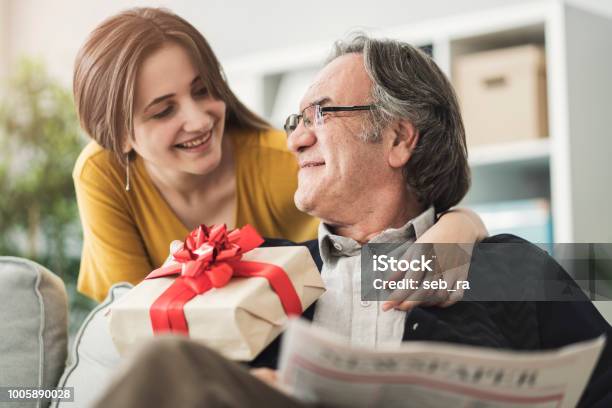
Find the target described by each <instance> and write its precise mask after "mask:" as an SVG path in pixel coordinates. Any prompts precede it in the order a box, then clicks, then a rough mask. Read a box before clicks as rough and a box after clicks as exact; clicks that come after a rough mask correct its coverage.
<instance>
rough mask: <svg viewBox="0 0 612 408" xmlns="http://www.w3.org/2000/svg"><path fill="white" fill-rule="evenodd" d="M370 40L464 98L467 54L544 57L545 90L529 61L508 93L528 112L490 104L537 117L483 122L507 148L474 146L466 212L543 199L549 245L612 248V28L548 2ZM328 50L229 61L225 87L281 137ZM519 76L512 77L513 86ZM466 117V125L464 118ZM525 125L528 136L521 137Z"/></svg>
mask: <svg viewBox="0 0 612 408" xmlns="http://www.w3.org/2000/svg"><path fill="white" fill-rule="evenodd" d="M372 34H373V35H375V36H377V37H390V38H397V39H400V40H403V41H407V42H409V43H411V44H413V45H416V46H421V47H424V46H426V47H429V52H430V53H431V54H432V55H433V57H434V59H435V60H436V62H437V64H438V65H439V66H440V67H441V68H442V70H444V71H445V72H446V73H447V74H448V75H449V77H450V78H451V81H452V82H453V83H454V84H455V85H458V86H459V88H460V89H459V91H460V92H461V88H462V85H461V82H462V81H461V72H460V71H461V70H459V72H457V71H456V70H454V69H453V67H454V66H456V63H458V64H459V66H460V65H461V61H462V60H463V61H464V62H465V61H466V59H467V60H469V55H470V54H476V53H481V52H489V51H493V50H500V49H504V48H510V47H525V46H528V45H529V47H531V45H533V44H535V45H536V46H537V47H539V48H541V49H542V50H543V55H544V60H545V61H546V62H547V64H546V82H545V85H544V81H542V80H541V79H542V77H541V68H539V67H538V63H536V62H535V61H536V60H537V58H541V57H537V58H536V57H534V56H533V55H532V57H527V58H532V62H531V63H529V62H527V63H526V64H522V65H523V66H527V67H531V68H526V69H529V70H530V72H531V74H530V77H531V79H530V81H531V84H529V85H526V86H525V87H524V88H523V89H522V90H517V89H516V88H513V89H514V90H513V91H512V92H517V93H520V94H523V97H525V95H526V94H527V93H533V94H535V95H532V96H527V98H528V100H527V102H516V103H513V102H510V101H509V100H508V101H506V100H504V101H502V102H498V101H496V102H491V105H498V104H500V103H502V104H504V106H506V107H507V106H508V104H513V105H517V104H521V103H522V104H525V105H527V104H531V105H532V106H533V107H535V108H533V107H532V108H529V109H528V112H529V113H532V114H533V113H535V115H534V116H532V117H531V118H526V119H520V120H518V119H517V120H509V119H505V118H500V116H499V115H500V113H499V112H501V114H504V113H508V109H506V110H503V109H502V110H498V113H485V111H483V110H481V111H480V112H479V116H489V117H490V118H491V119H490V120H491V121H493V120H495V121H497V122H499V123H503V128H502V129H500V130H495V129H493V130H489V131H488V133H490V134H487V131H486V130H485V131H483V132H481V135H482V137H483V138H485V139H486V140H497V141H499V140H504V143H491V144H478V143H476V144H473V143H471V144H470V146H469V154H470V165H471V167H472V170H473V180H472V188H471V190H470V192H469V194H468V195H467V197H466V199H465V200H464V203H463V204H464V205H478V204H483V203H492V202H496V201H503V202H513V201H516V200H529V199H544V200H546V201H548V202H549V203H550V208H551V214H552V229H553V238H554V241H555V242H611V240H612V225H611V224H612V222H610V221H609V219H610V217H607V218H606V217H604V216H603V215H604V214H607V211H608V207H609V203H610V202H611V201H612V189H608V188H605V187H604V186H605V185H606V184H607V183H609V181H607V179H608V178H609V175H610V174H612V160H609V158H608V156H609V153H610V152H612V136H611V135H610V131H609V129H610V128H612V115H610V113H609V106H610V101H609V95H611V94H612V81H611V80H610V78H609V72H612V56H611V55H610V54H609V50H610V49H612V21H611V20H610V19H608V18H605V17H602V16H598V15H594V14H591V13H589V12H586V11H583V10H580V9H578V8H575V7H573V6H569V5H567V4H565V2H563V1H557V0H553V1H542V2H534V3H528V4H522V5H515V6H511V7H504V8H498V9H491V10H487V11H479V12H475V13H470V14H465V15H456V16H452V17H447V18H442V19H437V20H433V21H420V22H417V23H414V22H411V23H410V24H407V25H406V26H404V27H396V28H393V29H388V30H381V31H377V32H372ZM334 40H336V39H335V38H333V39H332V38H330V39H329V40H328V41H326V42H323V43H318V44H313V45H311V46H308V47H301V48H300V52H299V53H296V50H295V48H291V49H287V50H279V51H270V52H266V53H262V54H258V55H252V56H246V57H242V58H240V59H235V60H233V61H227V62H226V63H225V64H224V65H225V68H226V73H227V74H228V78H229V81H230V85H231V86H232V88H233V89H234V90H235V91H236V93H237V94H238V95H239V97H240V98H241V99H243V100H244V101H245V102H246V103H247V104H248V105H249V106H250V107H251V108H253V109H254V110H255V111H257V112H258V113H260V114H262V115H264V116H265V117H267V118H268V119H272V123H273V125H274V126H278V127H280V126H282V120H283V119H284V117H285V115H286V114H287V113H292V112H295V111H297V109H298V106H299V102H300V98H301V96H302V95H303V93H304V91H305V90H306V89H305V88H306V86H307V83H308V82H309V81H310V79H311V78H312V77H313V76H314V73H315V72H316V69H317V68H318V67H320V66H322V64H323V62H324V61H325V58H326V57H327V56H328V54H329V52H330V50H331V44H332V42H333V41H334ZM532 51H533V49H532ZM530 52H531V51H530ZM534 53H535V54H537V51H533V52H532V54H534ZM515 57H516V56H515ZM519 58H520V57H519ZM493 64H495V62H493ZM480 65H481V67H480V68H481V69H482V68H484V66H483V65H482V62H481V63H480ZM489 65H490V64H489ZM506 65H507V64H506ZM490 67H491V68H495V69H492V71H495V70H496V69H498V68H496V67H492V66H490ZM515 71H517V70H516V69H514V68H513V69H512V72H509V73H508V75H513V77H514V75H515V74H516V72H515ZM494 82H495V81H494ZM543 87H545V92H542V88H543ZM529 90H531V91H529ZM523 97H518V99H519V100H520V99H522V98H523ZM512 98H513V99H515V97H512ZM508 99H510V97H508ZM543 101H546V102H545V104H544V106H542V104H543V103H544V102H543ZM464 102H465V101H464ZM467 102H468V103H474V101H467ZM477 106H478V104H477ZM480 106H484V104H483V103H480ZM484 107H485V108H487V109H488V108H489V107H490V106H484ZM491 108H492V107H491ZM544 108H545V109H544ZM465 114H466V118H465V119H466V122H470V121H471V119H470V114H469V112H466V113H465ZM514 114H515V115H516V112H514ZM496 115H497V116H496ZM528 124H530V129H526V128H525V127H524V126H525V125H528ZM545 125H547V126H545ZM470 127H471V125H470V124H469V123H468V137H470V135H471V133H470V132H474V131H473V130H471V129H470ZM544 128H547V131H544V130H543V129H544ZM533 129H537V131H534V130H533ZM503 132H506V134H505V136H504V134H503ZM536 136H537V137H536ZM541 136H548V137H547V138H540V137H541Z"/></svg>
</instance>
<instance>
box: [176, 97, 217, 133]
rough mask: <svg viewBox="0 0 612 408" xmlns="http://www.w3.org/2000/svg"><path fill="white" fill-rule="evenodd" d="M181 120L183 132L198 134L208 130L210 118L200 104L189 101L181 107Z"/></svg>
mask: <svg viewBox="0 0 612 408" xmlns="http://www.w3.org/2000/svg"><path fill="white" fill-rule="evenodd" d="M183 120H184V123H183V130H184V131H185V132H199V131H202V130H203V129H208V127H209V125H210V121H211V117H210V115H209V114H208V113H207V112H206V110H205V109H204V107H203V106H202V105H201V104H198V103H197V102H196V101H189V102H187V103H185V105H184V106H183Z"/></svg>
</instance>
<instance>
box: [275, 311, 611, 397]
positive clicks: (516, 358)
mask: <svg viewBox="0 0 612 408" xmlns="http://www.w3.org/2000/svg"><path fill="white" fill-rule="evenodd" d="M604 343H605V338H604V336H602V337H599V338H596V339H594V340H590V341H586V342H582V343H577V344H573V345H570V346H567V347H564V348H561V349H558V350H553V351H544V352H539V351H538V352H512V351H496V350H493V349H486V348H481V347H470V346H461V345H455V344H449V343H434V342H409V343H404V344H403V345H402V346H398V347H396V348H392V349H391V348H386V349H381V348H379V349H376V350H368V349H359V348H352V347H350V346H348V344H347V342H346V341H343V340H342V339H340V338H339V337H337V336H336V335H334V334H333V333H330V332H328V331H326V330H324V329H322V328H320V327H315V326H311V325H310V324H309V323H308V322H306V321H304V320H300V319H295V320H292V321H291V322H290V323H289V327H288V329H287V331H286V332H285V334H284V336H283V343H282V349H281V350H282V352H281V357H280V365H279V372H278V374H279V381H280V386H281V387H282V388H283V389H284V390H285V391H287V392H288V393H289V394H290V395H293V396H294V397H296V398H297V399H299V400H302V401H305V402H313V403H317V404H319V405H322V406H326V407H374V406H380V407H385V408H391V407H399V406H401V407H419V408H425V407H445V408H450V407H474V408H476V407H478V408H509V407H538V408H548V407H555V408H558V407H574V406H576V404H577V403H578V400H579V399H580V396H581V395H582V392H583V391H584V388H585V386H586V384H587V382H588V380H589V378H590V375H591V372H592V371H593V368H594V366H595V363H596V362H597V359H598V357H599V354H600V353H601V350H602V348H603V345H604Z"/></svg>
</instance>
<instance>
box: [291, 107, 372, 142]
mask: <svg viewBox="0 0 612 408" xmlns="http://www.w3.org/2000/svg"><path fill="white" fill-rule="evenodd" d="M375 108H376V105H355V106H321V105H310V106H307V107H306V108H305V109H304V110H303V111H302V113H300V114H299V115H298V114H297V113H294V114H292V115H289V116H288V117H287V120H286V121H285V132H286V133H287V137H289V135H291V133H293V132H294V131H295V129H297V127H298V125H299V124H300V120H302V121H303V122H304V126H305V127H306V129H312V127H313V126H314V125H316V126H321V125H322V124H323V114H324V113H327V112H353V111H369V110H372V109H375Z"/></svg>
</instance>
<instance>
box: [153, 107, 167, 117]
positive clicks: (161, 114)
mask: <svg viewBox="0 0 612 408" xmlns="http://www.w3.org/2000/svg"><path fill="white" fill-rule="evenodd" d="M171 113H172V106H168V107H167V108H166V109H164V110H163V111H161V112H159V113H156V114H155V115H153V116H151V117H152V118H154V119H161V118H164V117H166V116H168V115H169V114H171Z"/></svg>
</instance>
